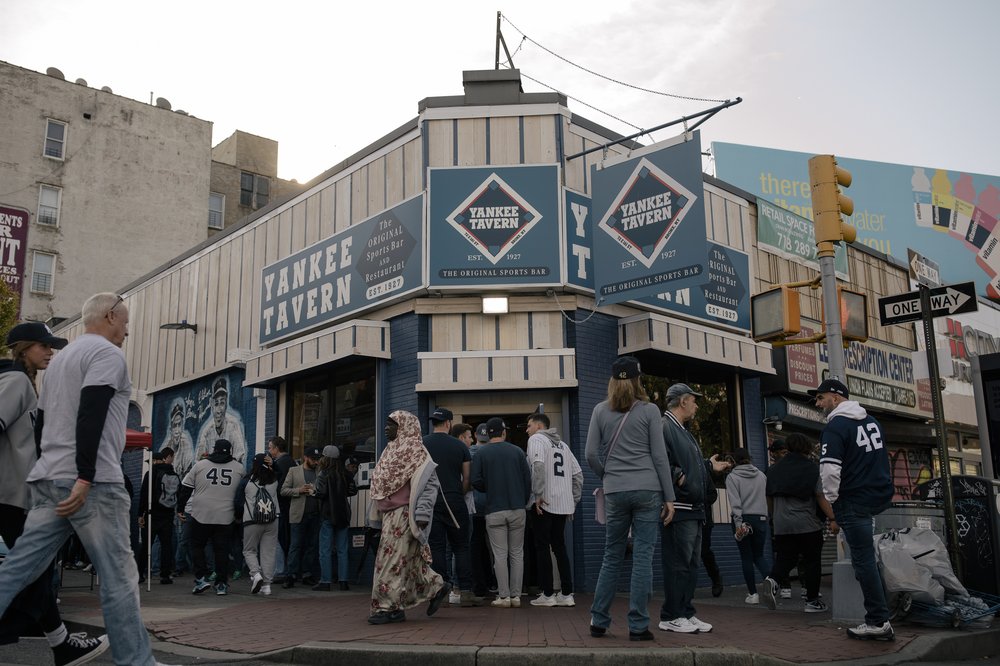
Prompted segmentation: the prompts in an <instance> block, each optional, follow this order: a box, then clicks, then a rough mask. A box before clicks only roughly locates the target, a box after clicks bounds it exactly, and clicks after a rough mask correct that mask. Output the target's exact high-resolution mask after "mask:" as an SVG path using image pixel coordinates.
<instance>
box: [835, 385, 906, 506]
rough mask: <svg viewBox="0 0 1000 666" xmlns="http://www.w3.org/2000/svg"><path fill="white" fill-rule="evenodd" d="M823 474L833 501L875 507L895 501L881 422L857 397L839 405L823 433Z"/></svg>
mask: <svg viewBox="0 0 1000 666" xmlns="http://www.w3.org/2000/svg"><path fill="white" fill-rule="evenodd" d="M819 474H820V478H821V479H822V481H823V495H824V496H826V499H827V500H828V501H829V502H830V504H833V505H834V508H836V504H837V502H838V500H840V499H841V498H843V499H844V501H847V502H850V503H851V504H859V505H862V506H866V507H870V508H872V509H875V508H877V507H880V506H882V505H884V504H885V503H886V502H889V501H890V500H892V495H893V492H894V491H893V485H892V473H891V471H890V469H889V454H888V452H887V451H886V448H885V441H884V439H883V437H882V427H881V426H880V425H879V422H878V421H876V420H875V419H874V418H872V417H871V416H869V415H868V412H867V411H865V408H864V407H862V406H861V405H859V404H858V403H857V402H855V401H854V400H845V401H844V402H841V403H840V404H839V405H837V406H836V407H835V408H834V409H833V411H831V412H830V415H829V416H828V417H827V426H826V429H824V430H823V434H822V435H820V457H819Z"/></svg>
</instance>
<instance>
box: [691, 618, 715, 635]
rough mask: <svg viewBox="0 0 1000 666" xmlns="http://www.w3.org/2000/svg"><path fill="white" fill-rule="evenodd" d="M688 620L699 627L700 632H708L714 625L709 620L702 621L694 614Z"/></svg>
mask: <svg viewBox="0 0 1000 666" xmlns="http://www.w3.org/2000/svg"><path fill="white" fill-rule="evenodd" d="M688 622H690V623H691V624H693V625H694V626H696V627H698V633H700V634H707V633H708V632H710V631H712V625H710V624H709V623H708V622H702V621H701V620H699V619H698V618H697V617H695V616H694V615H692V616H691V617H689V618H688Z"/></svg>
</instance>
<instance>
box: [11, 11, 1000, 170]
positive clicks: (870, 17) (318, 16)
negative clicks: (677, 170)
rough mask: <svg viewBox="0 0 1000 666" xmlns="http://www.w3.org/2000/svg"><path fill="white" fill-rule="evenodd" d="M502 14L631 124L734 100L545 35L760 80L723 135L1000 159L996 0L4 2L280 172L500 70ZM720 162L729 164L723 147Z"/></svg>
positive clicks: (14, 17)
mask: <svg viewBox="0 0 1000 666" xmlns="http://www.w3.org/2000/svg"><path fill="white" fill-rule="evenodd" d="M497 11H500V12H502V13H503V15H504V17H505V18H504V21H503V22H502V23H501V29H502V31H503V35H504V38H505V40H506V43H507V45H508V46H509V48H510V50H511V51H512V52H513V61H514V65H515V66H516V67H517V68H519V69H520V70H521V71H522V74H523V75H525V76H530V77H532V78H533V79H536V80H538V81H541V82H543V83H545V84H547V85H548V86H551V87H552V88H555V89H557V90H559V91H560V92H563V93H565V94H567V95H569V96H571V97H572V98H576V99H571V100H570V101H569V108H570V110H571V111H573V112H574V113H578V114H580V115H582V116H584V117H586V118H588V119H589V120H592V121H594V122H597V123H599V124H602V125H604V126H605V127H608V128H610V129H612V130H615V131H618V132H620V133H622V134H631V133H633V132H635V131H637V130H636V129H634V127H632V126H630V125H628V124H624V123H623V122H620V121H619V120H616V119H614V118H611V117H608V116H605V115H602V114H601V113H599V112H598V111H597V110H594V109H593V108H590V107H588V106H584V103H586V104H588V105H590V106H591V107H596V108H597V109H600V110H601V111H605V112H608V113H610V114H612V115H613V116H615V117H617V118H619V119H621V120H624V121H627V122H628V123H631V125H633V126H635V127H638V128H649V127H654V126H656V125H659V124H663V123H666V122H669V121H671V120H674V119H677V118H679V117H681V116H684V115H688V114H692V113H696V112H698V111H701V110H704V109H707V108H710V107H712V106H715V104H716V102H710V101H699V100H682V99H677V98H674V97H668V96H664V95H657V94H651V93H647V92H641V91H638V90H635V89H632V88H627V87H623V86H621V85H618V84H616V83H612V82H610V81H608V80H606V79H603V78H599V77H596V76H593V75H591V74H588V73H586V72H584V71H582V70H580V69H578V68H576V67H573V66H572V65H570V64H568V63H567V62H565V61H564V60H562V59H560V58H557V57H555V56H553V55H551V54H550V53H548V52H546V51H545V50H543V49H542V48H540V47H539V46H537V45H536V44H534V43H531V42H527V41H525V42H523V43H522V36H523V34H526V35H527V36H528V37H530V38H531V39H532V40H534V42H536V43H538V44H541V45H542V46H544V47H545V48H546V49H548V50H550V51H552V52H554V53H556V54H558V55H559V56H561V57H562V58H564V59H565V60H568V61H571V62H573V63H576V64H578V65H580V66H582V67H584V68H587V69H590V70H592V71H595V72H598V73H600V74H603V75H605V76H607V77H609V78H612V79H616V80H618V81H622V82H626V83H629V84H632V85H634V86H638V87H642V88H647V89H650V90H656V91H660V92H664V93H670V94H673V95H680V96H686V97H697V98H704V99H713V100H725V99H735V98H737V97H741V98H742V99H743V102H742V103H740V104H738V105H736V106H734V107H731V108H729V109H725V110H723V111H721V112H720V113H719V114H717V115H716V116H715V117H714V118H712V119H710V120H709V121H707V122H706V123H705V124H704V125H702V126H701V128H700V129H701V130H702V145H703V150H708V149H709V146H710V143H711V142H712V141H724V142H730V143H742V144H749V145H756V146H766V147H770V148H779V149H783V150H796V151H803V152H809V153H834V154H838V155H842V156H845V157H852V158H857V159H868V160H876V161H880V162H894V163H899V164H912V165H917V166H926V167H931V168H943V169H949V170H961V171H968V172H973V173H983V174H992V175H1000V128H998V127H997V118H998V115H997V111H996V109H998V108H1000V86H998V85H997V83H996V82H997V80H998V76H997V74H998V69H1000V50H998V49H997V47H996V37H995V34H996V30H997V26H1000V3H997V2H994V1H993V0H956V1H954V2H950V3H944V2H941V1H940V0H939V1H937V2H933V1H930V0H880V1H879V2H872V1H870V0H838V1H837V2H817V1H813V0H753V1H751V0H747V1H744V2H740V1H737V0H656V1H655V2H650V1H648V0H646V1H632V0H617V1H616V2H608V1H607V0H601V1H596V0H571V1H564V0H495V1H494V2H491V3H484V2H482V1H481V0H464V1H451V0H447V1H440V2H439V1H435V0H429V1H428V2H423V3H414V2H412V1H407V2H402V1H399V0H381V1H378V2H361V3H354V2H351V3H341V2H317V1H316V0H311V1H309V2H300V1H298V0H286V1H285V2H259V1H257V0H243V1H241V2H231V1H230V0H200V1H198V2H193V1H190V0H173V1H172V2H170V3H137V2H135V0H128V1H121V0H90V1H89V2H84V1H82V0H0V14H2V16H3V20H2V21H0V60H3V61H6V62H9V63H11V64H14V65H18V66H20V67H24V68H26V69H31V70H34V71H38V72H44V71H45V70H46V68H48V67H52V66H54V67H58V68H59V69H60V70H62V72H63V73H64V74H65V75H66V78H67V79H68V80H70V81H73V80H76V79H77V78H83V79H85V80H86V81H87V82H88V84H89V85H90V86H91V87H94V88H100V87H102V86H110V87H111V88H112V89H113V90H114V92H115V93H116V94H119V95H122V96H125V97H129V98H132V99H135V100H139V101H143V102H147V103H148V102H149V101H150V99H151V97H154V98H155V97H165V98H166V99H168V100H170V102H171V103H172V104H173V108H174V109H183V110H185V111H187V112H188V113H190V114H192V115H194V116H197V117H199V118H202V119H204V120H209V121H211V122H212V123H213V137H212V142H213V145H214V144H217V143H218V142H220V141H222V140H223V139H225V138H226V137H228V136H229V135H231V134H232V133H233V132H234V131H235V130H237V129H240V130H243V131H246V132H250V133H253V134H257V135H260V136H264V137H268V138H270V139H274V140H276V141H278V143H279V148H278V175H279V176H280V177H281V178H287V179H297V180H299V181H300V182H306V181H308V180H310V179H312V178H313V177H315V176H316V175H318V174H320V173H322V172H323V171H325V170H326V169H328V168H330V167H332V166H333V165H335V164H337V163H339V162H341V161H342V160H344V159H345V158H347V157H349V156H350V155H352V154H354V153H355V152H357V151H358V150H360V149H361V148H363V147H365V146H367V145H368V144H370V143H372V142H374V141H376V140H377V139H379V138H381V137H382V136H383V135H385V134H387V133H389V132H390V131H392V130H393V129H395V128H396V127H398V126H400V125H402V124H403V123H405V122H407V121H409V120H411V119H412V118H414V117H416V115H417V111H418V110H417V104H418V102H419V101H420V100H421V99H423V98H425V97H436V96H443V95H458V94H461V93H462V71H463V70H474V69H492V68H493V67H494V53H495V51H494V49H495V36H496V13H497ZM520 31H523V33H522V32H520ZM502 59H503V58H502ZM523 88H524V90H525V92H542V91H547V90H549V88H546V87H544V86H542V85H540V84H538V83H535V82H533V81H531V80H528V79H527V78H524V79H523ZM576 100H580V102H578V101H576ZM0 101H2V91H0ZM0 108H2V105H0ZM677 133H678V130H676V129H673V128H670V129H666V130H661V131H659V132H656V133H654V134H653V135H652V139H650V138H648V137H644V138H642V139H640V141H641V142H643V143H651V142H652V141H653V140H663V139H667V138H669V137H670V136H672V135H674V134H677ZM704 168H705V170H706V171H707V172H708V173H714V167H713V164H712V160H711V158H708V157H707V158H706V159H705V162H704Z"/></svg>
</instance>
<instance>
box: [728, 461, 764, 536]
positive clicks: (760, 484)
mask: <svg viewBox="0 0 1000 666" xmlns="http://www.w3.org/2000/svg"><path fill="white" fill-rule="evenodd" d="M766 489H767V477H766V476H764V473H763V472H761V471H760V470H759V469H757V468H756V467H754V466H753V465H752V464H750V463H746V464H743V465H737V466H736V467H734V468H733V471H732V472H730V473H729V476H727V477H726V493H727V494H728V496H729V507H730V511H731V512H732V516H733V525H735V526H736V527H739V526H740V525H742V524H743V516H744V515H756V516H766V515H767V495H766V493H765V491H766Z"/></svg>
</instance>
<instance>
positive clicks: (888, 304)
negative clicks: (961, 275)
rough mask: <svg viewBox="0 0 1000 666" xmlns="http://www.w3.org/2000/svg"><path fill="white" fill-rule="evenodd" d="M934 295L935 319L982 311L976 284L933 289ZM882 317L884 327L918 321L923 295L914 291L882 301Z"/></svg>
mask: <svg viewBox="0 0 1000 666" xmlns="http://www.w3.org/2000/svg"><path fill="white" fill-rule="evenodd" d="M930 296H931V317H942V316H944V315H956V314H960V313H962V312H975V311H976V310H978V309H979V302H978V301H977V300H976V283H975V282H963V283H961V284H951V285H945V286H943V287H938V288H937V289H931V293H930ZM878 317H879V321H881V323H882V325H883V326H889V325H890V324H904V323H906V322H908V321H917V320H918V319H920V317H921V308H920V292H919V291H911V292H909V293H907V294H899V295H898V296H886V297H885V298H880V299H878Z"/></svg>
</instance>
